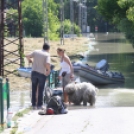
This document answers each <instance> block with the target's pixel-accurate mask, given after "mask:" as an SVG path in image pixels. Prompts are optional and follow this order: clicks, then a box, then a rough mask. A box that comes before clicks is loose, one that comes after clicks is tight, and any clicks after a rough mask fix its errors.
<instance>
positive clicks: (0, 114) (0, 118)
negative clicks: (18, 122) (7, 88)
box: [0, 78, 4, 127]
mask: <svg viewBox="0 0 134 134" xmlns="http://www.w3.org/2000/svg"><path fill="white" fill-rule="evenodd" d="M0 125H1V127H4V97H3V79H2V78H0Z"/></svg>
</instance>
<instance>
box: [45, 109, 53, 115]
mask: <svg viewBox="0 0 134 134" xmlns="http://www.w3.org/2000/svg"><path fill="white" fill-rule="evenodd" d="M46 113H47V114H48V115H52V114H54V110H53V109H52V108H48V109H47V112H46Z"/></svg>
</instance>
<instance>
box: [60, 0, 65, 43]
mask: <svg viewBox="0 0 134 134" xmlns="http://www.w3.org/2000/svg"><path fill="white" fill-rule="evenodd" d="M60 24H61V26H60V44H61V45H64V2H63V0H60Z"/></svg>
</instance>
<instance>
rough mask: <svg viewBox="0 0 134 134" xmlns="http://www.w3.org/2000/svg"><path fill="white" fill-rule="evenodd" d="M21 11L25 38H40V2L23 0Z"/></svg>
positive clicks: (41, 23) (41, 20) (41, 13)
mask: <svg viewBox="0 0 134 134" xmlns="http://www.w3.org/2000/svg"><path fill="white" fill-rule="evenodd" d="M22 9H23V10H22V14H23V23H24V29H25V33H26V36H32V37H40V36H41V34H42V32H43V11H42V1H40V0H32V1H31V0H24V1H23V2H22Z"/></svg>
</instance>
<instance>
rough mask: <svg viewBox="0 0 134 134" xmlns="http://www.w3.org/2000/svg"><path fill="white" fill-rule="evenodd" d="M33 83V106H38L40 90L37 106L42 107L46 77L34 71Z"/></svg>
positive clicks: (32, 75)
mask: <svg viewBox="0 0 134 134" xmlns="http://www.w3.org/2000/svg"><path fill="white" fill-rule="evenodd" d="M31 81H32V106H36V92H37V88H38V102H37V106H38V107H40V106H42V105H43V92H44V86H45V81H46V76H45V75H44V74H41V73H38V72H36V71H32V74H31Z"/></svg>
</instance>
